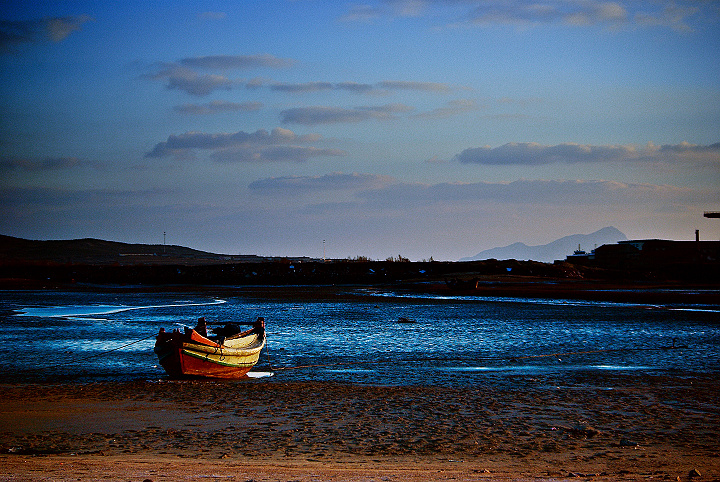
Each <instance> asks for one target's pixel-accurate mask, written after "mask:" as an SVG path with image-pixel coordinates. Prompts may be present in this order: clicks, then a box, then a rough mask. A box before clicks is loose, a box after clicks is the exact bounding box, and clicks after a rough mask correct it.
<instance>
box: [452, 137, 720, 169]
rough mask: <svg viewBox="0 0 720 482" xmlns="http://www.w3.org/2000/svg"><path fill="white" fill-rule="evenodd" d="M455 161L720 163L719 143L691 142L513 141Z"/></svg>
mask: <svg viewBox="0 0 720 482" xmlns="http://www.w3.org/2000/svg"><path fill="white" fill-rule="evenodd" d="M455 160H457V161H459V162H461V163H467V164H485V165H542V164H572V163H580V162H630V161H632V162H636V161H657V162H673V161H678V160H682V161H685V162H698V163H714V164H718V165H720V143H717V144H712V145H709V146H697V145H692V144H688V143H681V144H678V145H665V146H661V147H657V146H654V145H653V144H648V145H647V146H644V147H636V146H632V145H627V146H623V145H608V146H593V145H586V144H585V145H583V144H573V143H565V144H557V145H554V146H546V145H542V144H538V143H535V142H512V143H508V144H504V145H502V146H499V147H495V148H492V147H489V146H485V147H475V148H469V149H465V150H464V151H463V152H461V153H460V154H458V155H456V156H455Z"/></svg>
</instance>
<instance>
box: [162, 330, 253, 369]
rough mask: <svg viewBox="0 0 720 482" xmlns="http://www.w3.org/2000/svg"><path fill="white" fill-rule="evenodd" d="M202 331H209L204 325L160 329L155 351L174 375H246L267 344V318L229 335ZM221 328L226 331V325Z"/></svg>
mask: <svg viewBox="0 0 720 482" xmlns="http://www.w3.org/2000/svg"><path fill="white" fill-rule="evenodd" d="M202 321H203V322H204V319H202ZM198 331H200V332H203V331H205V330H204V325H203V329H199V328H198V327H196V328H195V329H193V328H187V327H186V328H185V329H184V331H180V330H174V331H172V332H167V331H165V329H164V328H161V329H160V333H158V335H157V339H156V341H155V353H156V354H157V356H158V359H159V360H160V365H162V367H163V368H164V369H165V371H166V372H167V374H168V375H169V376H170V377H172V378H182V377H210V378H242V377H244V376H245V375H246V374H247V372H249V371H250V369H251V368H252V367H253V366H255V364H256V363H257V362H258V359H259V358H260V352H261V351H262V349H263V347H264V346H265V320H264V319H263V318H258V320H257V321H256V322H255V323H254V324H253V328H252V329H250V330H248V331H245V332H242V333H236V334H231V335H228V336H222V335H220V336H217V337H208V336H204V335H206V334H205V333H202V334H201V333H200V332H198ZM217 332H220V333H223V331H222V329H220V330H216V333H217ZM224 334H227V332H225V333H224Z"/></svg>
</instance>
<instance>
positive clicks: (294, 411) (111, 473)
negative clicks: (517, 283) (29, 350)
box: [0, 372, 720, 482]
mask: <svg viewBox="0 0 720 482" xmlns="http://www.w3.org/2000/svg"><path fill="white" fill-rule="evenodd" d="M0 389H2V391H3V396H2V400H0V427H2V428H0V432H2V433H0V450H1V454H0V481H5V480H13V481H17V480H22V481H25V480H73V481H76V480H80V481H88V480H101V479H102V480H125V481H144V480H152V481H155V482H157V481H161V480H163V481H164V480H204V479H210V480H238V481H243V482H247V481H251V480H252V481H287V482H290V481H302V482H306V481H325V480H332V481H421V480H422V481H426V480H455V481H458V480H462V481H471V480H596V481H610V480H678V477H679V478H680V479H679V480H690V479H692V480H699V481H705V480H720V447H719V446H718V440H719V439H720V395H719V394H720V377H719V376H717V375H713V374H711V375H696V376H691V377H688V376H678V377H667V376H663V377H659V376H652V375H648V374H641V373H633V374H625V373H623V374H617V373H604V372H603V373H592V374H590V373H585V374H582V373H578V374H573V375H571V376H565V377H563V378H562V379H556V378H552V377H539V378H538V377H529V376H508V377H506V378H505V379H504V380H503V381H502V382H487V383H485V384H482V385H478V386H474V387H468V388H462V389H445V388H434V387H377V386H364V385H344V384H326V383H288V382H284V381H283V380H282V375H281V374H277V376H275V377H273V378H266V379H260V380H255V381H246V382H217V381H168V380H158V381H140V380H139V381H132V382H123V383H95V384H72V383H64V384H33V385H19V384H6V385H2V386H0ZM696 473H699V474H700V475H699V476H694V477H692V476H693V475H695V474H696ZM3 474H6V475H3Z"/></svg>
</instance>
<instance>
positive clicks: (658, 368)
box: [0, 291, 720, 386]
mask: <svg viewBox="0 0 720 482" xmlns="http://www.w3.org/2000/svg"><path fill="white" fill-rule="evenodd" d="M366 295H367V296H366V298H365V301H360V302H358V301H335V302H329V301H326V302H321V301H305V302H303V301H288V302H283V301H267V300H254V299H250V298H246V297H228V298H224V299H215V298H211V297H208V296H204V295H201V294H196V293H193V294H177V293H173V294H146V293H121V294H117V293H62V292H45V291H42V292H27V291H24V292H20V291H17V292H12V291H6V292H0V323H1V324H2V329H3V334H4V337H5V343H3V344H1V345H0V367H2V374H3V375H2V381H9V382H19V381H24V380H30V381H34V380H57V381H69V380H78V381H92V380H103V381H107V380H125V379H137V378H140V379H159V378H164V377H165V374H164V372H163V370H162V368H160V367H159V366H158V364H157V359H156V357H155V355H154V353H153V345H154V336H155V334H156V333H157V331H158V330H159V329H160V327H164V328H165V329H173V328H179V327H182V326H184V325H188V326H193V325H194V323H195V320H197V318H198V317H200V316H205V317H206V318H207V319H208V323H209V324H211V326H212V324H213V323H215V324H218V325H224V324H225V323H227V322H231V321H234V322H237V321H241V322H251V321H252V320H254V319H255V318H256V317H257V316H264V317H265V319H266V322H267V331H268V344H267V345H268V349H267V350H266V351H265V352H264V353H263V355H262V357H261V361H260V363H259V364H258V367H256V369H255V370H254V377H255V378H263V377H265V376H266V375H269V374H271V373H273V374H274V376H273V377H272V378H269V379H268V380H272V381H275V380H281V381H299V380H314V381H335V382H349V383H370V384H381V385H442V386H469V385H475V384H478V383H482V382H484V381H486V380H488V379H495V380H497V379H503V380H512V379H513V378H514V377H536V378H537V379H538V380H542V379H544V378H545V377H552V378H553V379H554V380H557V379H558V377H562V376H563V375H564V374H568V375H573V374H578V373H582V374H585V373H588V374H592V373H593V372H595V373H596V372H598V371H602V372H604V373H607V372H617V373H618V374H622V373H633V374H644V373H647V374H658V375H663V374H673V375H683V374H688V375H690V374H692V373H697V372H705V373H707V372H714V373H717V372H720V308H719V307H717V306H701V305H676V306H670V305H668V306H657V305H636V304H626V303H608V302H586V301H567V300H535V299H523V298H487V297H485V298H483V297H432V296H412V295H405V296H403V297H401V298H398V297H396V295H397V294H395V293H371V292H367V293H366ZM390 295H392V297H391V296H390ZM400 317H405V318H407V319H408V320H410V321H411V323H398V319H399V318H400ZM673 343H675V346H676V347H679V346H687V348H682V349H681V348H676V349H663V347H665V348H666V347H671V346H672V345H673ZM298 367H300V368H298ZM302 367H305V368H302Z"/></svg>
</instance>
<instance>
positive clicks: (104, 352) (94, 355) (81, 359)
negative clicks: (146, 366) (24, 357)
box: [21, 333, 157, 371]
mask: <svg viewBox="0 0 720 482" xmlns="http://www.w3.org/2000/svg"><path fill="white" fill-rule="evenodd" d="M155 336H157V334H156V333H153V334H151V335H148V336H145V337H143V338H140V339H139V340H135V341H131V342H130V343H126V344H124V345H121V346H118V347H115V348H111V349H109V350H103V351H101V352H98V353H93V354H92V355H87V356H84V357H81V358H75V359H74V360H71V361H69V362H64V363H55V364H52V365H45V366H42V367H37V368H23V369H21V370H22V371H41V370H48V369H52V368H57V367H62V366H65V365H69V364H71V363H78V362H81V361H85V360H89V359H91V358H96V357H99V356H103V355H107V354H108V353H112V352H114V351H118V350H122V349H123V348H127V347H129V346H132V345H135V344H137V343H140V342H141V341H145V340H147V339H148V338H153V337H155Z"/></svg>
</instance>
